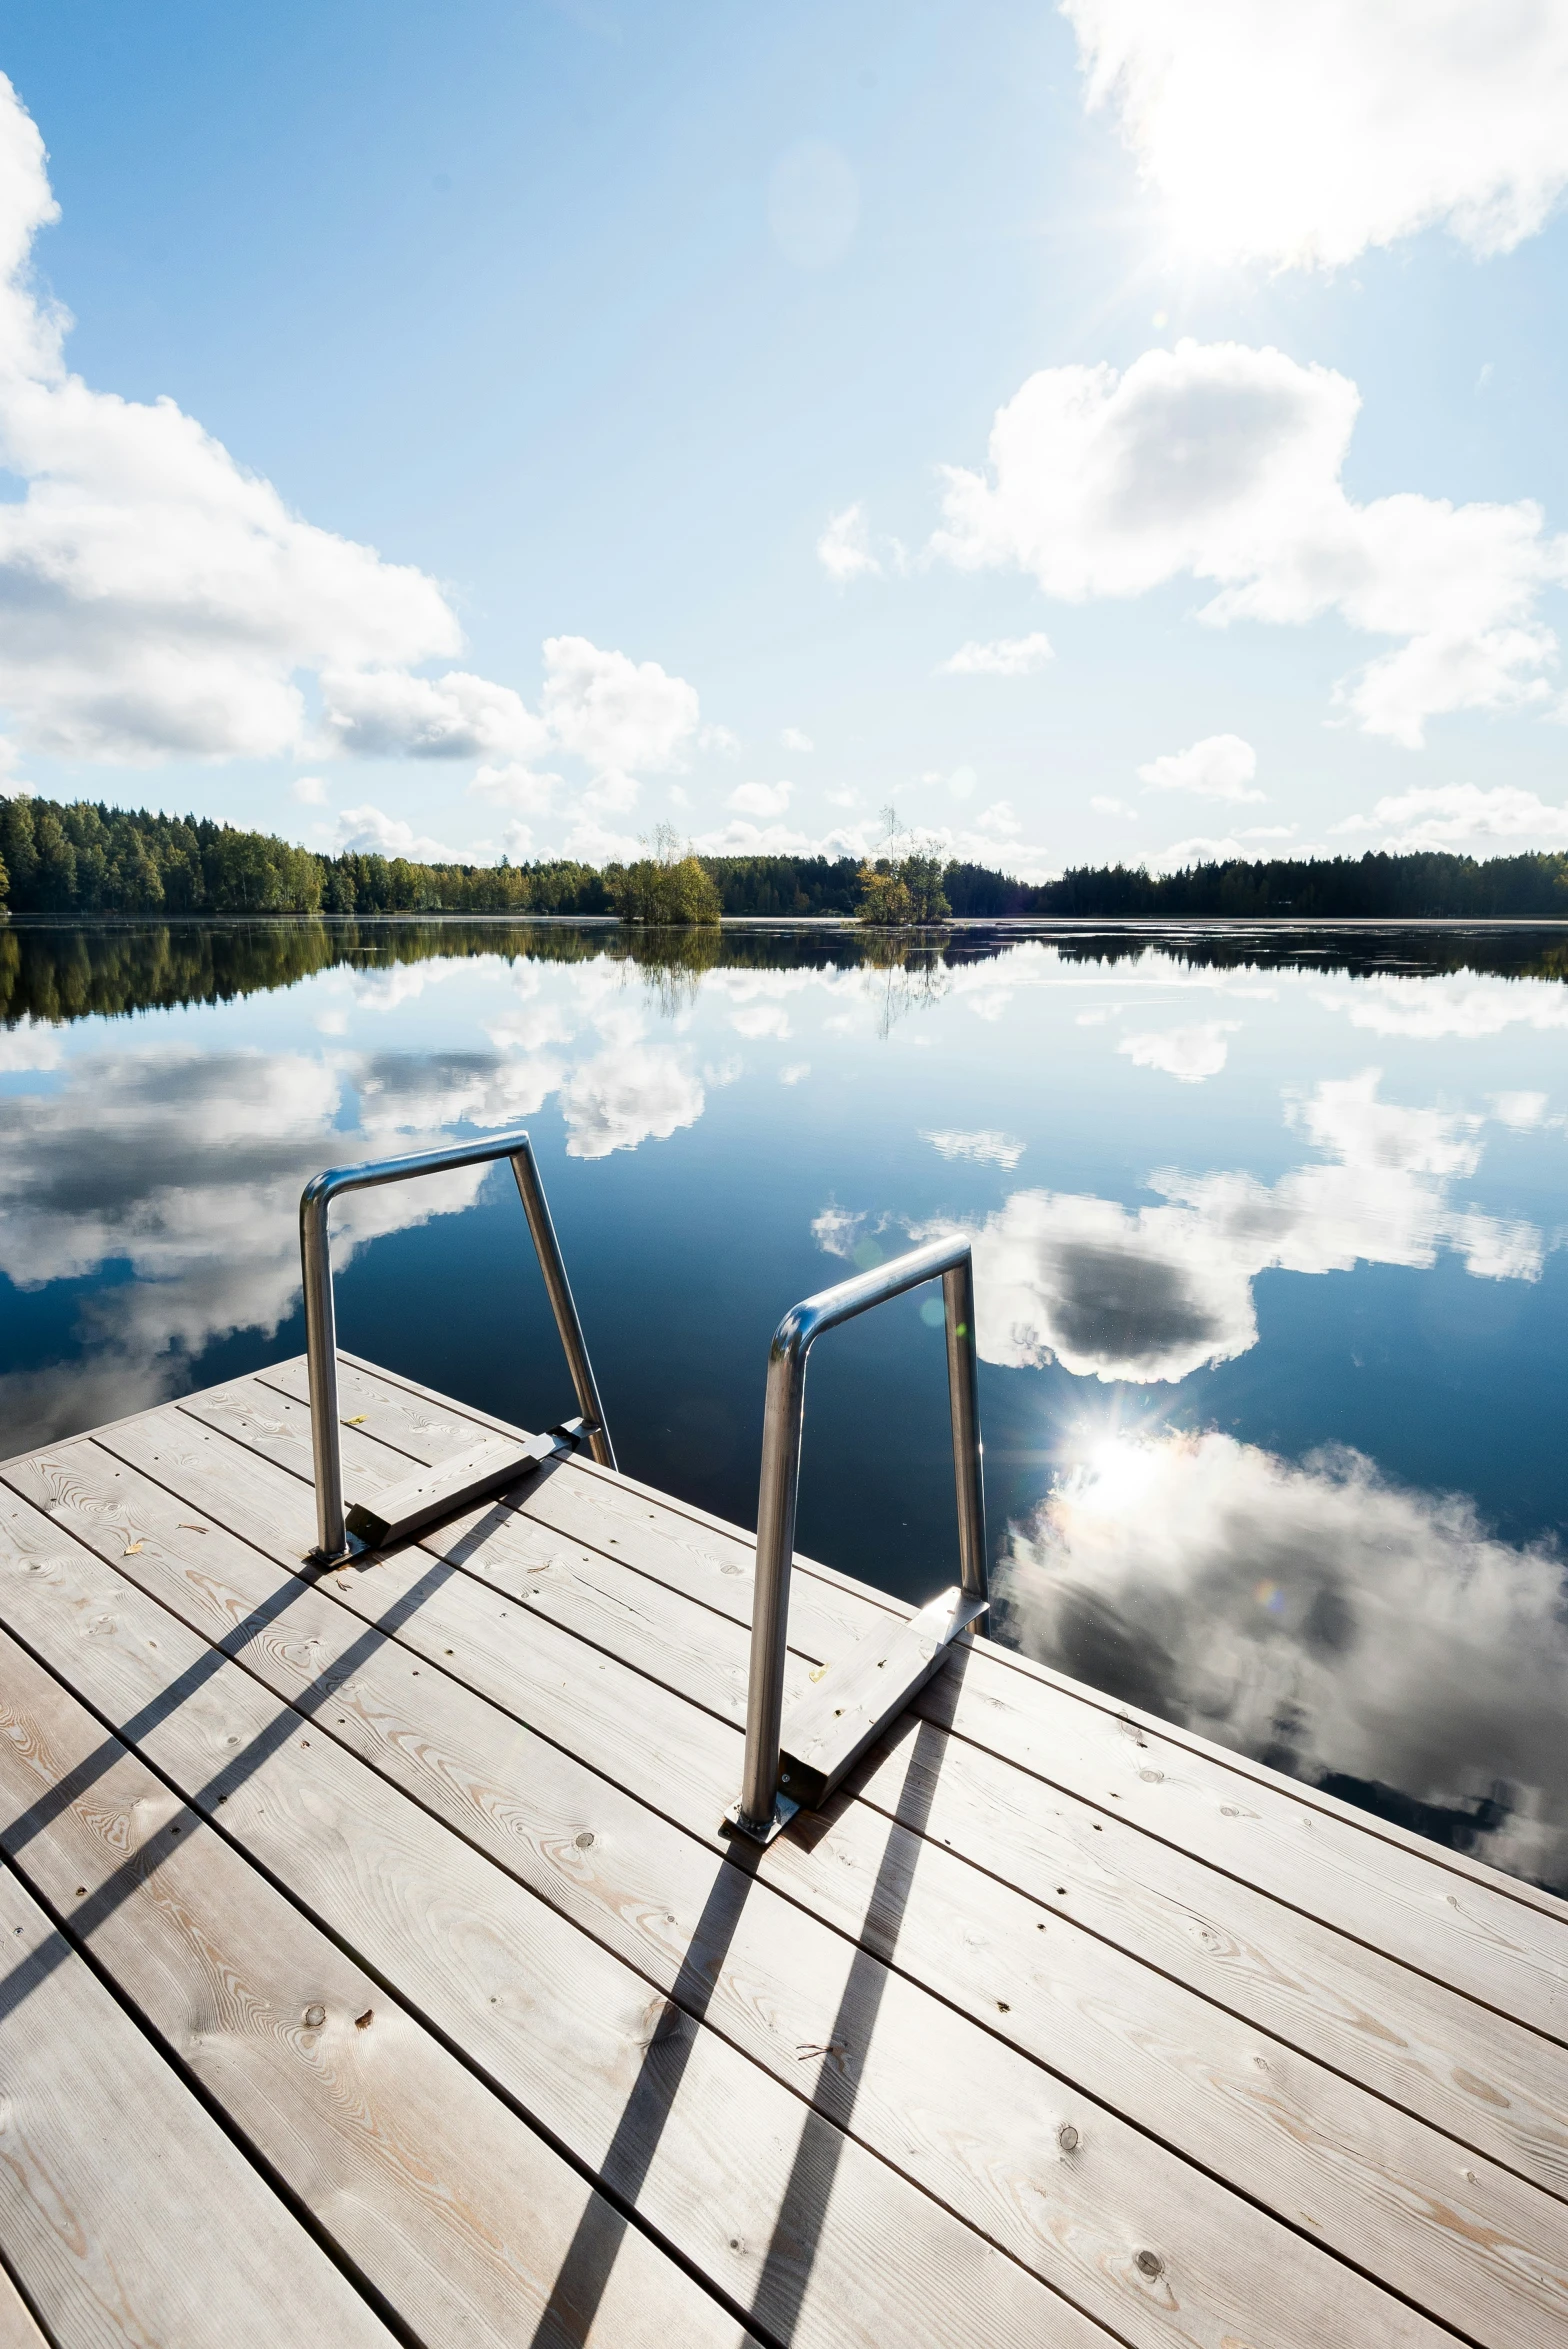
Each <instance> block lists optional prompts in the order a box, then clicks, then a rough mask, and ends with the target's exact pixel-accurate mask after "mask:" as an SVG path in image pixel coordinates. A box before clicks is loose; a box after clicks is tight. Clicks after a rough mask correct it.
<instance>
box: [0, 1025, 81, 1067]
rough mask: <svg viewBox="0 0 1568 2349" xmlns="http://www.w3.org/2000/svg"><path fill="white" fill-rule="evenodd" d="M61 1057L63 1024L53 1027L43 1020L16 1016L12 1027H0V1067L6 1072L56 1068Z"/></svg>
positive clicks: (63, 1049) (63, 1046) (63, 1033)
mask: <svg viewBox="0 0 1568 2349" xmlns="http://www.w3.org/2000/svg"><path fill="white" fill-rule="evenodd" d="M64 1061H65V1027H64V1024H63V1023H62V1024H61V1025H60V1026H59V1027H54V1026H52V1025H50V1024H49V1023H48V1022H47V1021H44V1020H34V1019H24V1020H18V1022H17V1023H16V1025H15V1027H0V1071H3V1072H4V1073H5V1074H6V1075H9V1076H15V1075H20V1074H21V1073H23V1072H24V1071H29V1072H31V1071H39V1070H43V1069H50V1068H60V1067H62V1066H63V1064H64Z"/></svg>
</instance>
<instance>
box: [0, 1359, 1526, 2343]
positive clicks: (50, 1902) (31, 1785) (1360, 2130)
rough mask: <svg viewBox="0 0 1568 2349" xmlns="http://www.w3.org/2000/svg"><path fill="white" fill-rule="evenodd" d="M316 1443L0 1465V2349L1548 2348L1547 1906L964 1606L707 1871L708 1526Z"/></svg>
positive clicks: (344, 1397) (722, 1697) (720, 1530)
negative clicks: (405, 1506)
mask: <svg viewBox="0 0 1568 2349" xmlns="http://www.w3.org/2000/svg"><path fill="white" fill-rule="evenodd" d="M340 1406H341V1412H342V1416H343V1420H344V1428H343V1444H344V1464H345V1473H346V1477H347V1483H348V1489H349V1492H350V1495H351V1496H353V1495H359V1496H362V1497H367V1498H369V1497H373V1496H374V1495H375V1494H376V1493H378V1492H380V1491H383V1490H385V1489H386V1488H388V1487H389V1486H392V1485H394V1484H397V1483H400V1482H402V1481H403V1480H405V1479H406V1478H407V1476H408V1475H409V1473H410V1469H411V1464H414V1463H425V1464H435V1463H438V1462H440V1461H441V1460H442V1459H444V1458H446V1457H447V1456H448V1455H449V1454H451V1453H453V1452H455V1451H457V1450H459V1449H461V1448H462V1447H464V1446H467V1445H471V1444H472V1442H473V1441H474V1438H475V1433H476V1429H477V1430H480V1431H483V1430H486V1429H493V1428H495V1427H496V1426H497V1425H499V1423H498V1422H493V1421H487V1420H486V1419H485V1418H484V1416H483V1414H480V1413H477V1412H473V1411H469V1410H466V1409H463V1408H460V1407H459V1406H458V1405H456V1404H453V1403H451V1402H449V1401H446V1400H444V1399H443V1398H442V1397H440V1396H437V1395H432V1394H430V1393H428V1392H426V1391H424V1390H421V1389H419V1388H417V1387H414V1386H412V1385H410V1384H409V1383H408V1382H406V1381H404V1380H401V1379H398V1378H394V1377H392V1376H390V1375H388V1374H386V1373H384V1372H381V1371H378V1370H376V1369H375V1368H373V1367H372V1366H370V1365H368V1364H364V1363H359V1362H356V1361H354V1360H353V1359H352V1358H351V1357H347V1356H345V1357H343V1368H342V1374H341V1395H340ZM509 1432H510V1431H509ZM310 1474H311V1446H310V1427H309V1414H308V1410H307V1405H306V1386H305V1377H304V1366H303V1363H302V1362H293V1363H285V1364H283V1365H281V1366H280V1367H279V1368H277V1369H275V1370H269V1371H265V1372H262V1373H260V1374H259V1375H257V1376H256V1377H252V1378H244V1379H239V1380H236V1381H234V1382H232V1383H231V1384H229V1385H227V1386H223V1387H219V1388H216V1389H213V1390H211V1391H209V1392H207V1393H204V1394H199V1395H194V1396H191V1397H189V1398H188V1399H187V1400H185V1401H184V1402H181V1403H178V1404H170V1405H168V1406H166V1407H164V1408H162V1409H159V1410H155V1411H151V1412H148V1413H146V1414H144V1415H143V1416H141V1417H138V1418H133V1419H129V1420H125V1421H121V1422H120V1423H118V1424H117V1425H115V1426H112V1427H107V1428H103V1429H100V1430H98V1431H97V1432H96V1433H94V1434H93V1435H91V1436H86V1437H82V1438H79V1439H77V1440H75V1441H72V1442H69V1443H64V1444H60V1445H58V1446H56V1447H55V1448H54V1449H52V1450H50V1451H47V1452H41V1453H37V1454H34V1455H32V1456H30V1457H27V1458H23V1459H17V1460H13V1461H11V1462H10V1463H9V1464H7V1465H6V1466H4V1467H3V1468H0V1479H3V1483H0V1526H3V1539H0V1732H3V1733H0V1821H3V1825H0V1847H3V1851H4V1858H5V1863H6V1864H5V1865H4V1866H3V1867H0V1940H3V1941H4V1943H5V1947H6V1949H7V1950H8V1951H9V1958H8V1960H6V1961H5V1962H4V1963H3V1965H0V2261H3V2272H0V2349H10V2344H12V2343H22V2342H28V2343H32V2344H37V2343H38V2342H39V2341H40V2340H46V2341H48V2342H51V2343H54V2344H57V2345H63V2349H77V2345H78V2344H81V2345H83V2349H85V2345H87V2344H92V2345H93V2349H99V2345H101V2344H108V2343H136V2344H138V2345H141V2349H147V2345H167V2349H174V2345H176V2344H178V2345H182V2349H183V2345H184V2344H198V2343H199V2344H213V2345H214V2349H218V2345H221V2349H249V2345H250V2344H252V2343H254V2344H257V2345H258V2349H260V2345H261V2344H263V2343H265V2344H266V2349H293V2345H294V2344H305V2343H310V2344H315V2343H321V2344H330V2345H331V2349H359V2345H360V2344H370V2343H378V2344H384V2343H388V2342H402V2343H409V2342H419V2343H425V2344H429V2345H430V2349H454V2345H467V2344H489V2343H507V2344H519V2345H522V2349H530V2345H535V2349H546V2345H549V2349H566V2345H567V2344H580V2343H584V2342H592V2343H595V2344H599V2345H602V2349H708V2345H710V2344H713V2345H717V2344H729V2343H735V2342H740V2341H755V2342H759V2343H774V2344H782V2343H789V2344H799V2345H801V2349H806V2345H809V2349H901V2345H902V2344H906V2343H907V2344H932V2345H937V2344H942V2345H947V2344H953V2345H958V2344H963V2345H964V2349H971V2345H972V2349H1054V2345H1055V2344H1063V2345H1068V2349H1110V2345H1111V2344H1113V2343H1121V2344H1134V2345H1137V2349H1327V2345H1333V2349H1396V2345H1397V2349H1438V2345H1439V2344H1447V2343H1451V2342H1453V2341H1454V2340H1456V2339H1457V2340H1460V2341H1464V2342H1469V2343H1475V2344H1485V2345H1486V2349H1537V2345H1540V2349H1546V2345H1548V2344H1552V2345H1555V2349H1562V2345H1563V2344H1564V2343H1568V1905H1565V1904H1563V1903H1562V1902H1559V1901H1557V1900H1555V1899H1554V1898H1552V1897H1551V1896H1550V1895H1549V1894H1546V1893H1542V1892H1538V1891H1536V1890H1534V1889H1532V1888H1531V1887H1529V1886H1527V1885H1524V1884H1520V1883H1517V1882H1515V1881H1513V1880H1512V1879H1510V1878H1507V1877H1504V1876H1501V1875H1498V1874H1496V1873H1495V1872H1494V1871H1492V1870H1490V1869H1488V1868H1485V1867H1483V1866H1480V1865H1478V1864H1476V1863H1474V1862H1471V1861H1469V1860H1467V1859H1465V1858H1463V1857H1461V1856H1458V1855H1456V1854H1454V1853H1451V1852H1447V1851H1444V1850H1440V1849H1438V1848H1436V1847H1434V1846H1431V1845H1428V1844H1426V1843H1423V1842H1421V1841H1419V1840H1418V1839H1416V1838H1415V1837H1414V1836H1411V1835H1408V1834H1406V1833H1404V1832H1402V1831H1401V1830H1399V1829H1397V1828H1394V1827H1391V1826H1385V1825H1383V1824H1382V1823H1381V1822H1379V1821H1378V1820H1376V1819H1373V1818H1371V1817H1367V1816H1364V1815H1362V1814H1361V1813H1359V1812H1357V1811H1354V1810H1351V1809H1349V1808H1347V1807H1346V1806H1345V1805H1343V1804H1341V1803H1338V1802H1335V1801H1334V1800H1332V1799H1331V1798H1329V1797H1326V1796H1324V1795H1321V1794H1318V1793H1315V1792H1314V1791H1312V1790H1311V1789H1308V1788H1305V1787H1302V1786H1299V1785H1296V1784H1295V1783H1293V1782H1292V1781H1290V1780H1289V1779H1286V1778H1283V1777H1279V1776H1276V1775H1275V1774H1273V1773H1272V1772H1270V1771H1268V1770H1265V1769H1262V1768H1260V1767H1257V1766H1254V1765H1253V1764H1251V1763H1248V1762H1246V1761H1244V1760H1241V1759H1240V1758H1238V1757H1237V1756H1236V1755H1234V1754H1230V1753H1227V1752H1225V1751H1223V1750H1222V1749H1220V1748H1218V1747H1214V1746H1210V1745H1207V1744H1205V1743H1204V1742H1203V1741H1202V1740H1200V1739H1197V1738H1195V1737H1191V1736H1188V1735H1186V1734H1184V1733H1183V1732H1180V1731H1177V1730H1173V1729H1170V1728H1167V1727H1164V1726H1162V1725H1160V1724H1159V1723H1157V1722H1155V1721H1154V1720H1152V1719H1149V1718H1146V1717H1143V1716H1140V1715H1137V1714H1133V1713H1130V1712H1128V1711H1127V1710H1126V1708H1125V1707H1120V1706H1117V1705H1115V1704H1113V1703H1112V1702H1110V1701H1109V1700H1108V1699H1106V1698H1104V1697H1102V1696H1100V1695H1098V1694H1096V1693H1095V1692H1094V1691H1092V1690H1090V1689H1087V1688H1082V1687H1079V1686H1076V1685H1075V1684H1073V1683H1071V1682H1068V1681H1065V1680H1063V1679H1061V1678H1060V1677H1058V1676H1056V1675H1053V1674H1052V1673H1050V1672H1047V1671H1044V1670H1042V1669H1040V1668H1039V1667H1038V1666H1036V1665H1033V1664H1031V1663H1029V1662H1028V1661H1026V1660H1025V1659H1023V1658H1021V1657H1018V1656H1016V1655H1013V1654H1011V1653H1010V1652H1007V1651H1005V1650H1002V1649H1000V1648H998V1647H995V1646H992V1645H989V1644H988V1643H986V1642H985V1641H983V1640H980V1641H974V1642H965V1643H963V1644H961V1646H960V1647H959V1648H958V1649H956V1650H955V1652H954V1654H953V1656H952V1658H951V1660H950V1662H949V1663H948V1665H947V1667H946V1668H945V1670H944V1672H943V1673H942V1675H941V1676H940V1677H939V1678H938V1679H937V1680H936V1681H934V1682H933V1683H932V1684H931V1685H930V1686H929V1687H928V1688H927V1689H926V1691H925V1692H924V1693H923V1694H922V1695H921V1696H920V1698H919V1699H918V1700H917V1702H916V1704H915V1706H914V1708H913V1709H912V1711H911V1712H910V1713H909V1714H907V1715H906V1716H905V1717H904V1718H903V1719H902V1720H901V1721H900V1722H899V1723H898V1724H897V1725H896V1726H895V1728H894V1730H893V1732H892V1733H891V1734H890V1735H889V1736H888V1738H887V1739H886V1740H885V1741H884V1743H883V1744H882V1746H881V1747H879V1748H878V1749H876V1750H875V1751H874V1752H873V1753H872V1755H871V1756H870V1757H869V1758H868V1760H867V1761H866V1762H865V1763H863V1764H862V1765H861V1766H860V1768H859V1769H858V1770H857V1772H856V1773H855V1776H854V1778H853V1779H852V1780H851V1782H850V1785H849V1788H848V1789H847V1790H846V1791H845V1793H843V1794H841V1795H840V1796H839V1797H838V1798H836V1799H835V1800H834V1802H833V1803H832V1804H831V1806H830V1808H829V1810H828V1812H827V1813H826V1815H824V1816H821V1817H812V1816H803V1817H802V1818H801V1819H800V1820H798V1821H797V1822H796V1823H795V1825H794V1826H793V1827H791V1828H790V1829H789V1830H788V1831H787V1832H786V1833H785V1834H784V1835H783V1836H781V1837H780V1838H779V1839H778V1841H777V1842H775V1843H774V1844H773V1845H771V1846H770V1847H769V1848H768V1849H766V1850H765V1851H758V1850H756V1849H755V1848H753V1847H750V1846H739V1847H738V1846H737V1845H735V1844H732V1843H730V1842H728V1841H726V1840H725V1839H724V1838H722V1837H721V1836H720V1834H719V1832H718V1827H719V1820H720V1816H721V1814H722V1812H723V1810H724V1808H725V1806H726V1805H727V1804H728V1803H729V1802H731V1801H732V1800H733V1798H734V1796H735V1793H736V1788H737V1783H738V1773H739V1768H740V1751H741V1739H740V1734H739V1725H740V1721H741V1718H742V1711H743V1704H744V1678H745V1666H746V1653H747V1626H748V1622H749V1605H750V1576H751V1571H752V1547H751V1542H750V1539H749V1537H748V1536H747V1535H745V1534H743V1533H742V1532H740V1531H738V1530H737V1529H735V1528H734V1527H731V1526H728V1525H725V1524H722V1523H721V1522H719V1521H718V1520H717V1519H714V1518H712V1517H708V1516H705V1515H704V1514H703V1513H702V1512H701V1511H700V1510H696V1509H692V1508H688V1507H686V1506H684V1505H683V1504H681V1503H679V1502H675V1501H672V1500H670V1499H668V1498H667V1497H665V1496H664V1495H661V1494H659V1493H657V1492H654V1491H651V1490H649V1489H648V1488H647V1487H645V1486H642V1485H640V1484H638V1483H636V1482H635V1481H634V1480H633V1479H631V1478H629V1477H626V1476H620V1475H616V1474H613V1473H611V1472H610V1471H608V1470H605V1469H602V1468H598V1467H595V1466H593V1465H592V1464H590V1463H587V1462H584V1461H580V1460H559V1461H555V1462H551V1463H550V1464H548V1465H546V1466H545V1467H543V1468H541V1469H540V1470H539V1471H538V1472H537V1473H536V1474H535V1475H533V1476H532V1477H530V1478H529V1479H528V1480H527V1481H526V1482H524V1483H523V1484H521V1485H519V1486H517V1487H516V1488H514V1489H513V1490H512V1491H510V1492H509V1493H507V1494H506V1495H505V1496H504V1497H503V1498H502V1499H500V1500H497V1501H494V1502H491V1503H487V1504H486V1505H485V1506H484V1507H482V1508H479V1509H475V1510H471V1511H470V1512H469V1513H468V1514H467V1515H466V1516H465V1517H463V1518H461V1519H459V1520H457V1521H455V1522H453V1523H450V1524H447V1525H445V1526H444V1527H441V1528H439V1529H438V1530H435V1531H432V1532H428V1533H427V1534H426V1535H425V1537H424V1538H423V1539H422V1540H421V1541H420V1542H419V1543H418V1544H417V1546H410V1547H408V1548H405V1549H403V1550H401V1551H398V1552H395V1553H393V1554H391V1555H389V1556H386V1557H382V1558H372V1559H364V1560H360V1561H357V1562H356V1563H355V1565H354V1566H353V1567H351V1568H339V1569H335V1570H332V1571H330V1572H325V1573H317V1572H315V1571H314V1570H312V1569H311V1568H309V1567H307V1566H306V1565H305V1564H304V1563H303V1562H302V1561H303V1558H304V1554H305V1553H306V1552H307V1551H308V1550H309V1549H310V1547H311V1543H312V1541H313V1539H314V1520H313V1513H312V1488H311V1482H310ZM879 1611H881V1614H882V1616H884V1617H885V1615H886V1613H887V1612H888V1611H892V1612H894V1613H900V1612H904V1610H902V1609H899V1608H897V1607H896V1606H895V1603H894V1602H893V1601H891V1600H889V1599H888V1598H886V1597H885V1596H883V1595H882V1594H880V1593H879V1592H876V1591H874V1590H872V1589H870V1588H869V1587H867V1586H865V1585H863V1584H860V1583H857V1582H854V1581H851V1580H849V1579H847V1578H846V1577H845V1576H843V1575H840V1574H835V1573H832V1572H830V1571H828V1570H827V1569H825V1568H822V1567H818V1566H814V1565H811V1564H810V1563H809V1562H806V1561H802V1562H801V1564H800V1567H799V1569H798V1570H797V1574H796V1577H795V1584H794V1600H793V1613H792V1619H791V1626H790V1632H791V1643H792V1653H791V1660H790V1670H791V1685H790V1690H789V1695H790V1696H791V1697H793V1696H795V1695H798V1694H799V1693H801V1692H802V1691H803V1690H804V1689H806V1688H808V1687H809V1686H810V1685H811V1678H810V1676H811V1675H812V1673H813V1672H814V1671H816V1670H818V1669H819V1668H820V1666H821V1665H822V1664H823V1663H825V1662H829V1661H832V1660H834V1659H836V1658H837V1657H839V1656H841V1655H842V1654H844V1653H845V1652H846V1651H847V1650H848V1649H849V1648H850V1647H851V1646H852V1645H853V1644H854V1643H855V1642H856V1641H857V1640H858V1639H859V1638H860V1637H861V1636H862V1635H863V1634H864V1633H865V1631H866V1630H867V1629H868V1627H874V1626H875V1625H876V1623H877V1621H878V1620H879Z"/></svg>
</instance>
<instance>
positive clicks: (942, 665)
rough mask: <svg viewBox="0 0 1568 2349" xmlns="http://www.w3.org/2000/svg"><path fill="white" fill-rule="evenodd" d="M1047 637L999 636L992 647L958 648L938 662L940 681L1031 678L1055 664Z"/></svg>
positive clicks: (987, 645)
mask: <svg viewBox="0 0 1568 2349" xmlns="http://www.w3.org/2000/svg"><path fill="white" fill-rule="evenodd" d="M1055 657H1056V656H1055V654H1054V653H1053V652H1052V650H1051V640H1050V638H1049V637H1048V636H1042V635H1040V634H1038V633H1037V634H1035V635H1033V636H1002V637H998V639H997V640H996V642H995V643H994V644H974V643H970V644H961V645H960V646H959V648H958V650H957V652H955V653H950V654H949V655H948V657H947V659H946V660H945V661H942V662H939V663H938V666H937V675H938V676H939V677H1032V676H1033V675H1034V674H1035V671H1036V670H1037V669H1043V668H1044V667H1045V664H1046V662H1047V661H1050V660H1054V659H1055Z"/></svg>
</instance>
